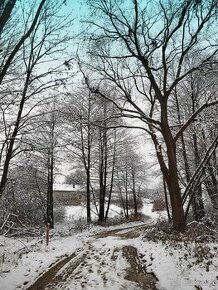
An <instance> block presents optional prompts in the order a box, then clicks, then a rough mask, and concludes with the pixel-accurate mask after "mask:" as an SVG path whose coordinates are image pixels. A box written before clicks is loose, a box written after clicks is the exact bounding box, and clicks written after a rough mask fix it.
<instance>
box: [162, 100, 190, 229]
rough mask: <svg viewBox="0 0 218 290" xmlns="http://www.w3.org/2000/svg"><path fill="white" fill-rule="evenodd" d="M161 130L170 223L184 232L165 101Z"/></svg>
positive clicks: (173, 146)
mask: <svg viewBox="0 0 218 290" xmlns="http://www.w3.org/2000/svg"><path fill="white" fill-rule="evenodd" d="M161 129H162V135H163V138H164V141H165V144H166V147H167V158H168V172H167V171H166V169H164V168H163V166H161V169H162V173H163V175H164V178H165V180H166V183H167V187H168V191H169V195H170V201H171V208H172V221H173V226H174V229H175V230H178V231H184V229H185V214H184V209H183V205H182V197H181V191H180V186H179V177H178V168H177V158H176V143H175V141H174V139H173V136H172V133H171V130H170V127H169V124H168V118H167V100H163V101H162V103H161Z"/></svg>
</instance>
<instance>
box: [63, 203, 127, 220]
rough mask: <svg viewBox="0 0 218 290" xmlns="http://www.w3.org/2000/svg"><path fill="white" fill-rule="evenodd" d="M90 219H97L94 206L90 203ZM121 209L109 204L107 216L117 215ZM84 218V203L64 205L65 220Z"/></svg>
mask: <svg viewBox="0 0 218 290" xmlns="http://www.w3.org/2000/svg"><path fill="white" fill-rule="evenodd" d="M91 210H92V219H93V220H97V214H93V213H95V212H96V211H95V208H94V206H93V205H92V206H91ZM121 211H122V209H121V208H120V207H119V206H116V205H114V204H111V206H110V210H109V215H108V217H109V218H113V217H115V216H119V215H120V214H121ZM85 218H86V206H85V205H77V206H66V207H65V219H66V220H68V221H69V220H78V219H85Z"/></svg>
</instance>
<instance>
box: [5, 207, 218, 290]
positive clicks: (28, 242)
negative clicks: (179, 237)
mask: <svg viewBox="0 0 218 290" xmlns="http://www.w3.org/2000/svg"><path fill="white" fill-rule="evenodd" d="M115 211H118V212H119V209H117V208H116V209H115ZM142 212H143V213H144V214H145V215H148V216H150V217H151V220H150V221H149V222H148V224H149V223H152V222H153V221H155V220H159V219H160V218H162V217H164V216H166V214H165V213H164V214H159V213H154V212H152V204H151V203H149V201H146V203H145V204H144V206H143V209H142ZM66 216H67V217H70V216H71V217H72V216H73V217H74V220H75V219H80V218H83V217H84V216H85V209H84V208H83V207H82V208H81V207H76V208H74V209H72V208H71V209H70V210H69V209H67V210H66ZM141 224H142V223H141V222H138V223H129V224H122V225H117V226H113V227H108V228H107V229H105V228H102V227H99V226H92V227H91V228H90V229H86V230H84V231H83V232H82V233H77V234H75V233H72V236H68V237H66V236H64V235H65V234H66V233H63V235H61V230H62V232H64V231H65V232H66V226H63V225H59V227H57V229H55V230H53V237H52V238H51V241H50V243H49V246H46V245H45V238H44V237H40V238H34V239H33V238H31V239H30V238H28V239H24V238H22V239H21V238H20V239H15V238H6V237H4V236H0V290H15V289H27V288H28V286H29V285H30V284H31V283H33V282H34V280H36V278H37V277H38V276H39V275H40V274H42V273H43V272H45V271H46V270H47V269H48V267H49V266H50V265H51V264H53V263H55V262H56V261H57V260H58V259H60V258H61V257H64V256H66V255H70V254H72V253H73V252H76V253H77V256H79V254H80V252H81V250H84V249H85V248H86V247H89V246H90V245H91V247H93V248H94V249H95V254H96V255H97V256H98V257H99V263H100V264H98V263H96V257H95V259H94V256H93V257H92V255H90V261H89V265H94V267H93V270H92V271H91V272H90V271H89V268H88V265H84V267H83V268H82V269H77V271H78V275H80V276H82V275H84V277H87V279H88V278H89V280H90V281H93V282H92V283H91V284H90V285H89V288H85V289H86V290H94V289H95V290H103V289H108V290H109V289H110V290H112V289H113V290H118V289H121V288H120V285H122V287H123V285H124V286H125V285H126V288H125V287H124V288H122V289H131V290H133V289H139V288H138V287H136V286H134V285H133V284H131V282H129V281H128V282H127V281H126V282H125V281H124V279H123V277H124V276H123V275H120V274H119V275H120V276H118V274H117V272H116V271H119V272H120V273H123V271H125V269H126V268H127V261H126V260H125V259H124V258H123V257H122V255H120V254H118V257H117V259H116V267H113V265H112V264H110V263H109V261H107V259H105V261H102V260H101V259H102V257H101V250H103V251H104V253H105V252H107V251H108V253H110V252H112V251H113V250H114V249H116V248H117V249H119V248H121V247H123V246H125V245H131V246H134V247H136V248H137V249H138V252H139V253H140V258H141V262H142V263H144V265H145V266H146V267H147V268H146V269H147V271H151V272H154V274H155V275H156V276H157V278H158V279H159V282H158V284H157V286H158V289H161V290H175V289H176V290H195V289H203V290H217V289H218V251H217V248H218V245H217V244H212V243H208V244H202V245H201V244H200V243H197V241H196V242H194V243H190V244H189V243H186V244H182V243H181V244H180V245H179V246H178V244H177V246H173V245H172V244H168V243H167V242H162V241H158V242H153V241H148V240H146V238H145V235H146V233H145V232H143V231H142V232H141V235H140V236H139V237H138V238H135V239H126V240H125V239H121V238H119V237H114V236H110V237H105V238H98V239H95V238H94V237H93V234H94V233H97V232H100V231H101V232H102V231H106V230H107V231H108V230H113V229H118V228H119V229H123V232H125V231H127V230H126V228H127V227H131V226H135V225H141ZM202 249H204V256H203V258H202V256H201V251H203V250H202ZM205 249H206V250H205ZM205 251H206V255H205ZM102 253H103V252H102ZM104 257H105V256H104ZM103 262H104V263H103ZM101 263H103V264H101ZM111 265H112V266H111ZM99 267H101V268H102V267H103V269H104V275H105V279H106V280H107V281H109V282H108V283H109V284H108V283H107V287H106V286H105V285H104V284H101V283H102V282H101V281H102V280H99V275H98V273H99V269H100V268H99ZM115 269H116V270H115ZM120 281H122V284H121V283H120ZM125 283H126V284H125ZM67 287H69V288H67ZM79 287H81V285H78V282H77V280H76V279H73V280H71V281H67V283H66V288H61V289H71V290H78V289H80V288H79ZM197 287H202V288H197Z"/></svg>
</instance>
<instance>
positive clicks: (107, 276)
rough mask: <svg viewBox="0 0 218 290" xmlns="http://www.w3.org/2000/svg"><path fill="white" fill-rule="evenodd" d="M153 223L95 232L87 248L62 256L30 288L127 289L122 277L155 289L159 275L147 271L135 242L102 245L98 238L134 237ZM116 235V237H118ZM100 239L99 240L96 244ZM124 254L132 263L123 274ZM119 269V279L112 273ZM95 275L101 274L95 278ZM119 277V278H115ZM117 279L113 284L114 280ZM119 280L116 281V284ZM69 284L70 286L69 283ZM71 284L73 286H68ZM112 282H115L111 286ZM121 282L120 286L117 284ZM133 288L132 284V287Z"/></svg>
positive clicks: (141, 287)
mask: <svg viewBox="0 0 218 290" xmlns="http://www.w3.org/2000/svg"><path fill="white" fill-rule="evenodd" d="M149 226H151V225H140V226H133V227H130V228H125V229H119V230H113V231H107V232H104V233H101V234H97V235H95V236H93V241H89V242H87V244H86V245H85V246H84V248H83V249H82V250H81V251H80V252H78V254H75V253H73V254H72V255H71V256H69V257H66V258H63V259H62V260H60V261H59V262H57V263H56V264H55V265H53V266H51V268H50V269H49V270H48V271H47V272H46V273H44V274H43V275H42V276H41V277H39V278H38V280H37V281H36V282H35V283H34V284H33V285H32V286H30V287H29V288H27V290H48V289H50V290H51V289H56V290H60V289H63V290H64V289H70V290H74V289H75V290H78V289H86V288H87V287H90V288H91V287H92V288H93V289H96V290H98V289H101V290H103V289H104V288H106V287H112V288H110V289H114V290H118V289H127V288H126V286H123V287H120V285H118V281H120V279H122V280H123V283H124V284H123V285H128V284H125V283H128V281H131V282H133V283H134V284H135V285H137V288H134V289H146V290H156V289H157V288H156V286H155V284H156V282H157V279H156V277H155V276H154V275H153V274H152V273H147V272H146V268H145V266H144V265H143V263H142V262H141V261H140V258H139V255H138V253H137V249H136V248H134V247H132V246H122V247H120V248H116V247H113V248H110V247H105V244H104V243H103V244H102V246H101V247H99V245H98V241H101V239H102V238H111V237H114V236H115V237H118V239H120V238H121V239H125V240H128V239H133V238H135V237H138V236H139V235H140V234H141V232H142V231H143V229H145V228H148V227H149ZM115 239H116V238H115ZM96 242H97V244H96ZM122 258H124V259H125V260H126V261H127V262H128V264H129V267H128V268H127V269H126V270H125V273H124V274H123V273H122V271H121V273H119V267H118V266H119V261H120V260H121V259H122ZM115 271H116V272H117V273H118V274H117V276H118V277H117V281H113V277H111V273H113V272H115ZM96 277H97V278H98V279H97V280H96ZM115 280H116V279H115ZM111 283H114V284H111ZM116 283H117V284H116ZM67 285H68V286H67ZM69 285H70V286H69ZM111 285H112V286H111ZM118 286H119V287H118ZM129 289H131V288H129Z"/></svg>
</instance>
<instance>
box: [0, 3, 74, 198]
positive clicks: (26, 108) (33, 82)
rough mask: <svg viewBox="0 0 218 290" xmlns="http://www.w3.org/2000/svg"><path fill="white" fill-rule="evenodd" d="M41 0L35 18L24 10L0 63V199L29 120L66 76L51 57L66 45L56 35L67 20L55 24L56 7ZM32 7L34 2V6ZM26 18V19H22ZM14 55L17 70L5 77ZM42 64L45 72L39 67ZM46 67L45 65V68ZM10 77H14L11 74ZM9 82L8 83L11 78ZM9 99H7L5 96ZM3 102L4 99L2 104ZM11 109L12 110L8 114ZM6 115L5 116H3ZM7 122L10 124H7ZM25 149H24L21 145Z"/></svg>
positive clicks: (20, 149)
mask: <svg viewBox="0 0 218 290" xmlns="http://www.w3.org/2000/svg"><path fill="white" fill-rule="evenodd" d="M44 2H45V1H41V3H40V7H39V8H38V10H37V12H36V14H37V15H36V16H34V15H32V13H33V11H34V9H33V8H34V6H33V7H32V6H31V12H29V14H27V15H26V14H25V11H24V15H23V18H24V24H23V25H24V30H25V31H26V30H27V32H25V34H24V36H23V38H22V39H21V40H22V41H21V40H20V42H19V43H18V44H17V45H16V47H15V48H14V49H12V52H10V53H9V57H8V59H7V60H5V62H3V66H2V72H1V77H0V81H2V80H3V78H4V83H2V88H3V92H2V95H3V98H2V103H1V110H2V113H3V122H4V126H3V130H4V132H5V137H6V138H5V140H3V142H2V144H3V145H2V148H1V161H2V170H3V171H2V176H1V182H0V196H1V195H2V193H3V191H4V189H5V186H6V184H7V174H8V170H9V166H10V162H11V159H12V158H14V157H15V156H17V155H18V154H19V153H20V152H21V151H22V150H26V149H25V148H21V147H22V146H21V145H23V142H22V140H23V139H24V138H23V133H24V132H25V128H27V127H28V125H29V123H30V122H31V121H33V119H34V116H33V115H34V114H36V115H37V114H38V112H37V108H38V107H39V106H40V105H42V104H43V102H46V99H49V98H50V96H49V95H48V94H47V95H45V91H48V90H50V89H54V88H55V87H56V88H57V87H58V88H59V89H60V88H61V87H63V85H64V84H65V80H66V77H65V76H63V77H60V75H59V74H60V73H61V72H63V71H64V70H66V68H65V65H64V59H63V58H62V63H60V62H57V60H55V62H54V60H53V59H52V55H53V54H56V57H57V55H58V54H60V53H61V51H62V45H66V42H67V41H69V39H70V38H69V37H68V35H66V34H65V33H63V34H62V36H61V37H60V38H59V37H57V33H58V32H60V31H63V28H64V27H65V26H66V25H70V24H71V21H70V20H69V21H68V19H67V18H65V17H64V18H62V17H60V20H59V22H57V21H56V18H55V17H56V16H57V15H58V13H59V10H60V7H61V5H60V4H56V3H55V2H54V1H52V2H50V3H46V4H45V5H44ZM35 4H36V3H35ZM32 17H33V18H34V20H33V23H32V24H31V27H30V28H29V29H28V25H29V22H30V19H31V18H32ZM26 18H27V20H25V19H26ZM15 50H16V54H17V55H19V58H18V59H17V60H16V62H15V63H14V65H17V66H18V68H17V70H16V74H15V72H12V74H9V75H7V71H8V69H9V67H10V63H11V62H12V61H13V60H14V56H15ZM42 64H43V65H44V67H45V68H46V66H47V69H43V68H42ZM48 64H49V65H48ZM13 74H14V75H13ZM12 76H13V79H12V80H11V77H12ZM10 82H12V83H13V87H12V89H11V90H9V91H8V83H10ZM8 96H9V98H8V99H7V97H8ZM5 100H7V101H6V102H5ZM12 109H13V111H14V113H13V114H11V112H12ZM6 115H7V116H6ZM9 121H10V125H8V123H9ZM23 147H25V146H23Z"/></svg>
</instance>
